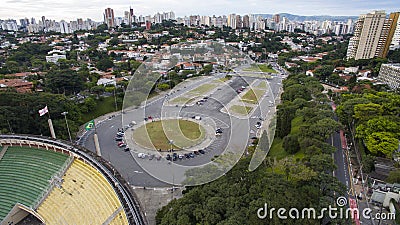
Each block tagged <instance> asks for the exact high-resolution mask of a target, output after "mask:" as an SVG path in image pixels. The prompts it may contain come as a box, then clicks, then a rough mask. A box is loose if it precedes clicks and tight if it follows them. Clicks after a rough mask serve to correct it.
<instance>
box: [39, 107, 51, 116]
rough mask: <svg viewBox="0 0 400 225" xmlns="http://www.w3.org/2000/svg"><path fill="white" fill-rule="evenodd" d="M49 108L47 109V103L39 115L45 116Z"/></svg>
mask: <svg viewBox="0 0 400 225" xmlns="http://www.w3.org/2000/svg"><path fill="white" fill-rule="evenodd" d="M48 112H49V110H48V109H47V105H46V107H44V108H43V109H41V110H39V115H40V116H43V115H44V114H46V113H48Z"/></svg>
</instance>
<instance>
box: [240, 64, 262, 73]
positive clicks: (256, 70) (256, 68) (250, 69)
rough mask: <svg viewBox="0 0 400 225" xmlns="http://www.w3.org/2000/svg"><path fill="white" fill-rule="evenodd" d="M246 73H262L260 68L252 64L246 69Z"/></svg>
mask: <svg viewBox="0 0 400 225" xmlns="http://www.w3.org/2000/svg"><path fill="white" fill-rule="evenodd" d="M243 71H245V72H260V68H258V67H257V65H256V64H251V65H250V67H247V68H244V69H243Z"/></svg>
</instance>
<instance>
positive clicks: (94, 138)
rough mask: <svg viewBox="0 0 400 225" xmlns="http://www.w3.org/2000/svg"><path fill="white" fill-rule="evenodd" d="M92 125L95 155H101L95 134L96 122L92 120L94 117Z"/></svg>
mask: <svg viewBox="0 0 400 225" xmlns="http://www.w3.org/2000/svg"><path fill="white" fill-rule="evenodd" d="M93 126H94V135H93V140H94V146H95V148H96V154H97V156H99V157H101V151H100V143H99V137H98V135H97V129H96V123H95V122H94V119H93Z"/></svg>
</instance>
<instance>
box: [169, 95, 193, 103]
mask: <svg viewBox="0 0 400 225" xmlns="http://www.w3.org/2000/svg"><path fill="white" fill-rule="evenodd" d="M193 100H194V98H188V97H182V96H180V97H176V98H174V99H172V100H171V101H170V103H171V104H189V103H191V102H192V101H193Z"/></svg>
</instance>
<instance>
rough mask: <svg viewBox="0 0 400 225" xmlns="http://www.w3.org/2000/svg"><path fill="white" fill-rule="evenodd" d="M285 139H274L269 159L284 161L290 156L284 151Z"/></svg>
mask: <svg viewBox="0 0 400 225" xmlns="http://www.w3.org/2000/svg"><path fill="white" fill-rule="evenodd" d="M282 144H283V139H280V138H274V141H273V142H272V146H271V148H270V149H269V152H268V157H271V158H275V157H276V159H283V158H285V157H286V156H288V155H289V154H288V153H287V152H286V151H285V149H283V146H282Z"/></svg>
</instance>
